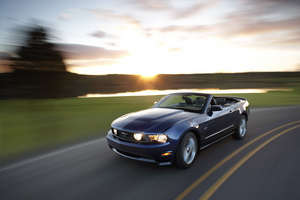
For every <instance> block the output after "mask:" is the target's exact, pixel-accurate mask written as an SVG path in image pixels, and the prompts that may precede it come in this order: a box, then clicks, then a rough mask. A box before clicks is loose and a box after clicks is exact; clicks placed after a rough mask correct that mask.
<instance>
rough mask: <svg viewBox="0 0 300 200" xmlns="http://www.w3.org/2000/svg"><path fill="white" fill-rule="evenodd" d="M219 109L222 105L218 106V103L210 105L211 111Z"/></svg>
mask: <svg viewBox="0 0 300 200" xmlns="http://www.w3.org/2000/svg"><path fill="white" fill-rule="evenodd" d="M221 110H223V109H222V106H219V105H212V106H211V111H221Z"/></svg>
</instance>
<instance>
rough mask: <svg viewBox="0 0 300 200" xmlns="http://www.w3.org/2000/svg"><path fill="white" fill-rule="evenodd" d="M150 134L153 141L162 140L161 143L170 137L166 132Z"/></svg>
mask: <svg viewBox="0 0 300 200" xmlns="http://www.w3.org/2000/svg"><path fill="white" fill-rule="evenodd" d="M148 136H149V138H150V140H151V142H153V141H157V142H161V143H166V142H167V140H168V137H167V135H165V134H158V135H148Z"/></svg>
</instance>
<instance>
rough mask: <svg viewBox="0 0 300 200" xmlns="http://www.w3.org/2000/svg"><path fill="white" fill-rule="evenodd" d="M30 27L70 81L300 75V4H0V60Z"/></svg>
mask: <svg viewBox="0 0 300 200" xmlns="http://www.w3.org/2000/svg"><path fill="white" fill-rule="evenodd" d="M32 24H39V25H42V26H45V27H48V28H50V29H51V35H52V36H53V38H52V39H51V42H53V43H56V44H57V48H58V49H59V50H61V51H64V52H66V54H65V63H66V65H67V66H68V70H69V71H70V72H74V73H81V74H143V75H153V74H174V73H214V72H248V71H296V70H300V0H291V1H288V0H210V1H201V0H85V1H80V0H0V59H2V60H3V59H4V58H5V57H6V55H11V54H10V53H13V49H14V46H15V45H20V44H19V43H18V40H16V37H17V34H16V33H15V32H14V30H15V29H16V28H18V27H21V26H30V25H32ZM0 62H1V60H0ZM2 71H5V70H4V68H3V69H2ZM0 72H1V70H0Z"/></svg>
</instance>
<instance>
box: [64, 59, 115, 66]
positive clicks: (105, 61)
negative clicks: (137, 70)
mask: <svg viewBox="0 0 300 200" xmlns="http://www.w3.org/2000/svg"><path fill="white" fill-rule="evenodd" d="M118 63H119V62H118V61H117V60H115V59H100V60H83V61H81V60H76V61H74V60H73V61H72V62H68V63H67V65H68V66H69V67H93V66H107V65H115V64H118Z"/></svg>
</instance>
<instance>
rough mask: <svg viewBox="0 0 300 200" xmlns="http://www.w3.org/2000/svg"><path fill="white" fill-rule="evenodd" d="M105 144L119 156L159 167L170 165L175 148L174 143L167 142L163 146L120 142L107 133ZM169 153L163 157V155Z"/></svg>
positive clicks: (110, 133)
mask: <svg viewBox="0 0 300 200" xmlns="http://www.w3.org/2000/svg"><path fill="white" fill-rule="evenodd" d="M106 139H107V143H108V145H109V147H110V148H111V149H112V150H113V151H114V152H116V153H118V154H119V155H121V156H123V157H126V158H130V159H133V160H139V161H144V162H151V163H157V164H159V165H170V164H172V162H173V158H174V154H175V150H176V146H175V144H174V143H171V142H167V143H163V144H142V143H138V142H137V143H134V142H127V141H122V140H120V139H118V138H115V137H114V136H113V133H112V132H111V131H109V132H108V134H107V136H106ZM167 152H168V153H171V154H170V155H167V156H163V155H162V154H164V153H167Z"/></svg>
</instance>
